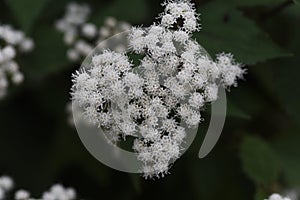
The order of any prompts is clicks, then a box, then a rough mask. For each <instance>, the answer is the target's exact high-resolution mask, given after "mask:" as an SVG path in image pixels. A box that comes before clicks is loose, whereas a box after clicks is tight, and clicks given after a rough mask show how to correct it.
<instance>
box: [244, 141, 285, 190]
mask: <svg viewBox="0 0 300 200" xmlns="http://www.w3.org/2000/svg"><path fill="white" fill-rule="evenodd" d="M240 158H241V160H242V164H243V169H244V172H245V173H246V174H247V175H248V176H249V177H250V178H251V179H252V180H253V181H255V182H256V183H257V184H266V185H270V184H271V183H273V182H274V181H276V180H277V179H278V176H279V173H280V170H281V166H280V162H279V159H278V157H277V155H276V153H275V152H274V151H273V150H272V149H271V147H270V146H269V145H268V144H267V143H266V142H264V141H263V140H261V139H260V138H257V137H254V136H247V137H245V138H244V140H243V142H242V144H241V146H240Z"/></svg>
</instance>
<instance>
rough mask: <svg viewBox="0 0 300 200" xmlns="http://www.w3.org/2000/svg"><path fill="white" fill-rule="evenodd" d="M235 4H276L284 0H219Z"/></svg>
mask: <svg viewBox="0 0 300 200" xmlns="http://www.w3.org/2000/svg"><path fill="white" fill-rule="evenodd" d="M219 1H220V2H226V3H227V4H232V5H236V6H262V5H276V4H280V3H282V2H284V1H285V0H219Z"/></svg>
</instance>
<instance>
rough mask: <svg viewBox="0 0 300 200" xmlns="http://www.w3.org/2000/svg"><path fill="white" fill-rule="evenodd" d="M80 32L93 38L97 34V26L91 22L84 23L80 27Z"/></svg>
mask: <svg viewBox="0 0 300 200" xmlns="http://www.w3.org/2000/svg"><path fill="white" fill-rule="evenodd" d="M82 33H83V35H84V36H86V37H87V38H94V37H96V35H97V27H96V26H95V25H94V24H92V23H86V24H84V25H83V27H82Z"/></svg>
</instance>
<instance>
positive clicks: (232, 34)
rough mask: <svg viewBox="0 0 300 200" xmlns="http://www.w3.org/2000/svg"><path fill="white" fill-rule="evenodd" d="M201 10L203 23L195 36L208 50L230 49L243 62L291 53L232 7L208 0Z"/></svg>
mask: <svg viewBox="0 0 300 200" xmlns="http://www.w3.org/2000/svg"><path fill="white" fill-rule="evenodd" d="M201 13H202V14H201V16H202V23H203V27H202V32H200V33H199V34H197V38H198V41H199V42H200V43H201V44H202V45H203V46H204V48H206V49H207V50H208V52H209V53H211V54H216V53H220V52H223V51H224V52H231V53H233V54H234V55H235V57H236V58H237V60H238V61H240V62H242V63H245V64H255V63H257V62H262V61H265V60H268V59H272V58H278V57H284V56H289V55H290V54H289V53H288V52H287V51H285V50H283V49H281V48H280V47H278V46H277V45H276V44H274V43H273V42H272V40H271V39H270V38H269V36H268V35H267V34H266V33H264V32H263V31H262V30H260V29H259V28H258V26H257V25H256V24H255V23H254V22H253V21H252V20H250V19H248V18H246V17H244V16H243V14H242V13H241V12H239V11H237V10H235V9H233V8H231V7H228V6H226V5H224V4H217V3H211V4H209V5H207V6H206V7H203V8H202V9H201Z"/></svg>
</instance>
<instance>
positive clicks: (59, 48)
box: [24, 26, 70, 78]
mask: <svg viewBox="0 0 300 200" xmlns="http://www.w3.org/2000/svg"><path fill="white" fill-rule="evenodd" d="M62 37H63V36H62V35H61V34H59V33H58V32H57V31H56V30H55V29H54V28H53V29H52V28H51V27H47V26H46V27H40V29H39V30H37V31H36V32H35V34H34V38H35V49H34V51H33V52H32V53H30V54H29V55H28V57H26V62H28V63H27V67H24V70H25V73H26V75H27V76H28V77H29V78H33V77H35V78H40V77H43V76H45V75H47V74H49V73H53V72H56V71H59V70H62V69H64V67H68V64H69V61H68V60H67V58H66V47H65V46H64V44H63V41H62V40H63V38H62ZM69 65H70V64H69Z"/></svg>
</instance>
